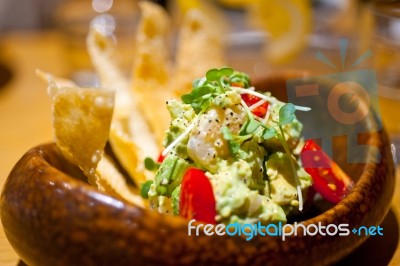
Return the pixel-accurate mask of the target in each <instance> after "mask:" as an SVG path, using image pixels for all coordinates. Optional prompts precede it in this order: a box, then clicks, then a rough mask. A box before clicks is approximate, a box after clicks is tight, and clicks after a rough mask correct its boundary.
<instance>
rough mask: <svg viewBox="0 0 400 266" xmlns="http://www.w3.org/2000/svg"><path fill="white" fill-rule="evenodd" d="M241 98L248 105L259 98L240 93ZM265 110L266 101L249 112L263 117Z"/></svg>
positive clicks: (256, 101) (266, 108)
mask: <svg viewBox="0 0 400 266" xmlns="http://www.w3.org/2000/svg"><path fill="white" fill-rule="evenodd" d="M242 99H243V101H244V102H245V103H246V104H247V105H248V106H252V105H253V104H256V103H258V102H259V101H260V100H261V98H260V97H257V96H255V95H251V94H242ZM267 110H268V102H265V103H263V104H262V105H260V106H258V107H257V108H254V109H253V110H252V111H251V112H252V113H253V114H254V115H256V116H258V117H264V116H265V114H266V113H267Z"/></svg>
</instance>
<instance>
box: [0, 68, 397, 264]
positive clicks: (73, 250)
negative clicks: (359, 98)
mask: <svg viewBox="0 0 400 266" xmlns="http://www.w3.org/2000/svg"><path fill="white" fill-rule="evenodd" d="M288 77H289V76H287V75H275V76H272V77H267V78H264V79H261V80H259V81H257V82H256V85H257V88H258V89H263V88H264V89H268V90H270V91H272V93H273V94H274V95H277V96H278V97H280V98H285V97H286V95H285V91H286V90H284V89H283V90H282V88H285V86H286V79H287V78H288ZM321 115H322V116H323V115H326V114H324V113H323V112H321ZM375 122H376V121H375V115H374V114H371V115H370V116H369V117H368V119H367V121H366V122H365V123H367V124H368V126H370V127H372V126H371V125H373V124H375ZM321 128H323V125H322V124H318V125H315V126H314V128H308V129H307V128H305V130H306V131H307V130H321ZM359 141H360V143H364V144H369V145H371V146H370V147H372V146H374V147H376V148H378V149H379V151H380V160H379V158H377V156H378V155H377V154H376V153H375V152H374V151H376V150H374V149H372V148H371V149H367V151H366V154H365V162H364V163H357V164H350V163H347V159H346V152H344V149H345V148H344V147H345V143H346V141H345V139H343V138H335V142H334V149H333V152H334V155H335V156H334V157H335V160H336V161H337V162H338V163H339V165H341V166H342V168H343V169H344V170H345V171H346V172H347V173H348V174H349V176H351V177H352V178H353V179H354V181H355V182H356V184H355V186H354V188H353V190H352V192H351V193H350V194H349V195H348V196H347V197H346V198H345V199H344V200H342V201H341V202H340V203H339V204H337V205H336V206H333V207H332V208H330V209H328V210H327V211H325V212H322V213H319V214H318V213H317V214H316V215H314V216H313V217H312V218H309V219H307V220H304V221H303V223H304V224H305V225H308V224H318V223H319V222H321V223H322V224H323V225H327V224H331V223H334V224H340V223H347V224H349V228H350V229H351V228H354V227H359V226H361V225H364V226H371V225H378V224H379V223H380V222H381V221H382V219H383V218H384V216H385V214H386V213H387V211H388V209H389V205H390V202H391V198H392V194H393V188H394V167H393V162H392V155H391V151H390V145H389V141H388V138H387V136H386V134H385V132H384V131H383V130H380V131H379V132H376V133H366V134H363V135H362V136H361V137H360V139H359ZM375 159H378V161H379V163H374V160H375ZM0 204H1V206H0V207H1V220H2V223H3V226H4V230H5V233H6V235H7V237H8V239H9V241H10V243H11V245H12V246H13V248H14V249H15V250H16V252H17V253H18V254H19V255H20V257H21V258H22V260H23V261H24V262H26V263H27V264H28V265H158V264H164V265H195V264H199V265H218V264H222V265H266V264H268V265H326V264H330V263H332V262H334V261H337V260H339V259H340V258H342V257H344V256H345V255H347V254H349V253H350V252H352V251H353V250H354V249H355V248H356V247H358V246H359V245H360V244H361V243H362V242H363V241H365V239H366V237H362V236H357V235H354V234H350V235H349V236H347V237H343V236H329V237H328V236H325V237H324V236H320V235H316V236H303V234H302V233H301V231H300V230H299V231H298V235H297V236H293V237H289V238H287V239H286V241H284V242H283V241H282V240H281V238H280V237H272V236H270V237H267V236H257V237H255V238H253V239H252V240H251V241H246V240H245V239H244V238H242V237H238V236H236V237H230V236H226V235H225V236H211V237H210V236H205V235H200V236H188V227H187V226H188V223H187V221H186V220H185V219H183V218H181V217H171V216H165V215H161V214H158V213H156V212H152V211H149V210H146V209H141V208H138V207H136V206H134V205H132V204H129V203H126V202H123V201H121V200H120V199H118V198H116V197H113V196H111V195H107V194H104V193H102V192H100V191H98V190H96V189H95V188H94V187H92V186H90V185H89V184H87V183H86V182H85V181H84V179H82V178H81V174H80V173H79V171H78V170H77V169H76V168H75V167H74V166H72V165H70V164H69V163H67V162H66V161H65V160H64V159H63V157H62V156H61V154H60V152H59V151H58V149H57V148H56V146H55V145H54V144H45V145H40V146H38V147H35V148H33V149H31V150H30V151H28V152H27V153H26V154H25V155H24V156H23V157H22V158H21V160H20V161H19V162H18V163H17V164H16V166H15V167H14V169H13V170H12V172H11V173H10V175H9V177H8V180H7V182H6V184H5V186H4V188H3V192H2V195H1V202H0Z"/></svg>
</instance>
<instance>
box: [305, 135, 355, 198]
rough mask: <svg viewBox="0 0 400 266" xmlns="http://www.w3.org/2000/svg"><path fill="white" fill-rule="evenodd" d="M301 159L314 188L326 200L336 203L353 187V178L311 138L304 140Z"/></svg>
mask: <svg viewBox="0 0 400 266" xmlns="http://www.w3.org/2000/svg"><path fill="white" fill-rule="evenodd" d="M301 161H302V163H303V167H304V169H305V170H306V172H307V173H309V174H310V175H311V177H312V179H313V187H314V189H315V190H316V191H317V192H319V193H320V194H321V196H322V197H324V198H325V199H326V200H328V201H330V202H332V203H338V202H339V201H341V200H342V199H343V198H344V197H346V196H347V194H348V193H349V192H350V190H351V188H352V187H353V180H351V178H350V177H349V176H348V175H347V174H346V173H345V172H343V170H342V169H341V168H340V167H339V166H338V165H337V164H336V163H335V162H334V161H333V160H332V159H331V158H330V157H329V156H328V155H327V154H326V153H325V152H324V151H323V150H322V149H321V147H319V146H318V145H317V143H315V142H314V141H313V140H307V141H306V143H305V145H304V147H303V150H302V151H301Z"/></svg>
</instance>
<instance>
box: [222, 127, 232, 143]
mask: <svg viewBox="0 0 400 266" xmlns="http://www.w3.org/2000/svg"><path fill="white" fill-rule="evenodd" d="M221 132H222V136H223V137H224V139H226V140H233V136H232V133H231V131H230V130H229V128H228V127H226V126H225V127H222V129H221Z"/></svg>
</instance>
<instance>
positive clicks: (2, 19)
mask: <svg viewBox="0 0 400 266" xmlns="http://www.w3.org/2000/svg"><path fill="white" fill-rule="evenodd" d="M154 2H157V3H159V4H160V5H162V6H164V7H165V8H166V10H167V11H168V12H169V13H170V15H171V19H172V25H174V27H173V28H172V30H171V36H172V38H171V50H174V45H176V43H175V42H174V38H175V37H176V34H177V28H178V25H179V23H180V20H181V18H182V15H183V14H184V13H185V12H186V11H187V10H189V9H191V8H200V9H202V10H203V11H205V12H206V13H207V14H208V15H209V16H210V17H211V19H212V20H213V22H214V24H215V27H217V28H218V29H219V30H220V32H221V38H222V40H223V42H224V49H225V56H226V60H227V62H228V64H229V65H230V66H232V67H234V68H236V69H238V70H241V71H245V72H248V73H249V74H250V75H252V76H253V77H257V76H263V75H267V74H271V73H274V72H278V71H301V72H304V73H312V75H324V74H331V73H340V72H348V71H356V70H360V69H371V70H372V71H373V72H374V73H375V74H376V80H377V86H378V94H379V102H380V107H379V108H380V112H381V114H382V118H383V122H384V124H385V127H386V129H387V130H388V131H389V133H390V136H391V138H392V141H393V143H394V144H395V145H394V146H393V148H395V146H396V145H397V146H398V143H399V140H400V119H399V118H398V115H397V114H398V112H399V109H400V1H388V0H386V1H367V0H364V1H362V0H169V1H168V0H164V1H161V0H159V1H154ZM139 16H140V12H139V11H138V8H137V0H0V128H1V130H0V187H2V185H3V183H4V181H5V179H6V177H7V175H8V173H9V172H10V170H11V168H12V166H13V165H14V164H15V162H16V161H17V160H18V159H19V158H20V157H21V156H22V154H23V153H24V152H26V151H27V150H28V149H29V148H31V147H33V146H35V145H38V144H40V143H42V142H45V141H49V140H51V139H52V128H51V114H50V106H51V104H50V99H49V97H48V96H47V94H46V84H44V83H43V82H42V81H41V80H39V79H38V78H37V77H36V76H35V69H37V68H39V69H42V70H44V71H48V72H51V73H53V74H54V75H56V76H61V77H66V78H71V79H73V80H74V81H76V82H77V83H79V84H80V85H91V84H95V83H96V76H95V74H94V72H93V69H92V66H91V63H90V59H89V56H88V54H87V51H86V43H85V38H86V35H87V33H88V30H89V27H90V25H91V23H94V22H96V23H100V24H101V25H103V27H105V28H106V29H108V30H110V29H111V31H112V33H113V34H114V35H115V37H116V40H117V42H118V47H119V49H118V52H119V53H120V55H121V56H120V58H121V62H120V64H121V67H122V68H123V69H125V70H126V73H127V74H129V73H130V67H131V65H132V63H133V61H134V47H135V29H136V26H137V23H138V19H139ZM341 40H344V42H343V41H341ZM340 43H342V44H345V45H342V48H341V46H340ZM344 48H346V49H344ZM397 194H400V193H397ZM398 198H399V197H398V196H397V198H395V199H397V200H399V199H398ZM397 217H398V216H397ZM392 254H393V252H392V253H391V254H390V255H392ZM396 254H398V255H397V256H396V257H395V261H394V264H393V265H400V255H399V251H397V253H396ZM378 258H379V256H378ZM380 259H382V258H380ZM390 259H391V258H386V260H387V261H381V264H380V265H384V264H387V263H388V262H389V261H390ZM16 261H18V257H17V256H16V254H15V253H14V252H13V250H12V248H11V247H10V246H9V244H8V241H7V240H6V238H5V236H4V233H3V230H1V228H0V265H16ZM370 262H371V261H369V263H368V264H370ZM396 263H397V264H396ZM344 265H345V264H344ZM370 265H372V264H370Z"/></svg>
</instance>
